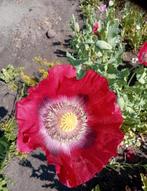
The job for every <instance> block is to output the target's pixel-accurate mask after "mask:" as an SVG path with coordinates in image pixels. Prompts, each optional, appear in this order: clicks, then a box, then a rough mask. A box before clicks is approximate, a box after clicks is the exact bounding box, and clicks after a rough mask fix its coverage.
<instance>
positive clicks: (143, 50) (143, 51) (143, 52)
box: [138, 42, 147, 66]
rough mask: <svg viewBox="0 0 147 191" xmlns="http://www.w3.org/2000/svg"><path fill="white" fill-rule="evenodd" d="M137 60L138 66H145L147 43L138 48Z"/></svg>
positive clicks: (146, 61) (146, 62)
mask: <svg viewBox="0 0 147 191" xmlns="http://www.w3.org/2000/svg"><path fill="white" fill-rule="evenodd" d="M138 60H139V63H140V64H143V65H145V66H147V42H145V43H144V44H143V46H142V47H141V48H140V50H139V52H138Z"/></svg>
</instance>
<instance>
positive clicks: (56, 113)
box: [40, 97, 88, 145]
mask: <svg viewBox="0 0 147 191" xmlns="http://www.w3.org/2000/svg"><path fill="white" fill-rule="evenodd" d="M83 103H84V102H83V100H82V99H81V98H77V97H76V98H73V99H68V98H66V97H63V98H60V99H58V100H56V101H54V102H46V103H45V104H44V105H43V106H42V108H41V109H40V119H41V121H40V124H41V125H42V127H44V128H45V129H46V130H47V133H48V135H49V137H50V138H51V139H52V140H54V141H58V142H59V143H60V144H63V143H64V144H67V145H69V144H71V143H77V141H79V140H83V139H84V137H85V135H86V134H87V130H88V126H87V115H86V113H85V111H84V105H83Z"/></svg>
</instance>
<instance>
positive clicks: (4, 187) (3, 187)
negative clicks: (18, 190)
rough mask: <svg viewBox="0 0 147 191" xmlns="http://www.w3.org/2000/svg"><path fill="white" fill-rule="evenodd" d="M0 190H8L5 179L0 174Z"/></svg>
mask: <svg viewBox="0 0 147 191" xmlns="http://www.w3.org/2000/svg"><path fill="white" fill-rule="evenodd" d="M0 191H8V188H7V180H6V178H5V177H3V176H1V175H0Z"/></svg>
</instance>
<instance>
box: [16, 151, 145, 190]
mask: <svg viewBox="0 0 147 191" xmlns="http://www.w3.org/2000/svg"><path fill="white" fill-rule="evenodd" d="M32 157H33V158H35V159H39V160H40V161H42V162H45V161H46V157H45V156H44V154H43V153H39V154H38V153H37V154H36V153H35V154H32ZM19 164H20V165H21V166H23V167H25V168H29V169H31V175H30V177H31V178H35V179H38V180H41V181H42V188H47V189H49V190H50V189H53V190H54V189H55V190H58V191H91V190H92V188H94V187H95V186H96V185H97V184H99V186H100V190H101V191H118V190H119V191H124V190H126V187H128V188H130V191H134V190H139V191H143V189H142V182H141V178H140V172H143V173H144V168H142V169H139V168H137V167H136V168H131V167H127V168H125V169H123V168H122V169H112V168H105V169H104V170H103V171H102V172H101V173H99V174H98V175H97V176H96V177H95V178H93V179H92V180H90V181H89V182H88V183H87V184H85V185H84V186H79V187H77V188H74V189H70V188H67V187H66V186H64V185H62V184H61V183H60V182H59V181H58V179H57V176H56V173H55V169H54V166H51V165H46V164H41V165H40V166H39V167H38V168H35V167H34V166H33V165H32V163H31V161H30V160H22V161H20V163H19ZM44 181H48V182H49V183H45V184H44Z"/></svg>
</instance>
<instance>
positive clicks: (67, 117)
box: [60, 112, 78, 132]
mask: <svg viewBox="0 0 147 191" xmlns="http://www.w3.org/2000/svg"><path fill="white" fill-rule="evenodd" d="M77 122H78V120H77V116H76V115H75V114H74V113H72V112H67V113H65V114H63V115H62V117H61V118H60V128H61V129H62V130H63V131H65V132H68V131H72V130H73V129H75V128H76V126H77Z"/></svg>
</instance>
